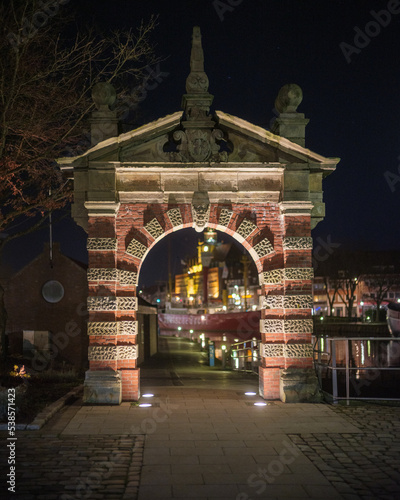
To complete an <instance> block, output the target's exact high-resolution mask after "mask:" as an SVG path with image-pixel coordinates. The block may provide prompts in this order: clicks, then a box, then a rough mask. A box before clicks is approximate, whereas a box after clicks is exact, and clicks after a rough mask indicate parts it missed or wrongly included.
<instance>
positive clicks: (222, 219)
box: [218, 208, 233, 227]
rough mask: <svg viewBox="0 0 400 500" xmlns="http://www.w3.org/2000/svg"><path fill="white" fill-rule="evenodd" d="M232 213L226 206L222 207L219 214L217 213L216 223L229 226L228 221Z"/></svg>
mask: <svg viewBox="0 0 400 500" xmlns="http://www.w3.org/2000/svg"><path fill="white" fill-rule="evenodd" d="M232 215H233V212H232V210H228V209H227V208H223V209H222V210H221V213H220V215H219V219H218V224H219V225H220V226H225V227H228V226H229V222H230V220H231V218H232Z"/></svg>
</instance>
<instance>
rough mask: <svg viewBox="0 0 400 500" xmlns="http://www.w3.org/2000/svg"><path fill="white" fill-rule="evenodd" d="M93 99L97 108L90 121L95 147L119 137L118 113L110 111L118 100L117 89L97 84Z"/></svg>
mask: <svg viewBox="0 0 400 500" xmlns="http://www.w3.org/2000/svg"><path fill="white" fill-rule="evenodd" d="M92 99H93V101H94V103H95V105H96V108H97V110H96V111H93V113H92V117H91V119H90V123H91V131H90V132H91V145H92V146H95V145H96V144H98V143H99V142H102V141H104V140H106V139H109V138H110V137H116V136H117V135H118V118H117V113H116V111H112V110H111V109H110V106H112V105H113V104H114V102H115V99H116V92H115V89H114V87H113V86H112V85H111V83H107V82H99V83H96V85H94V86H93V89H92Z"/></svg>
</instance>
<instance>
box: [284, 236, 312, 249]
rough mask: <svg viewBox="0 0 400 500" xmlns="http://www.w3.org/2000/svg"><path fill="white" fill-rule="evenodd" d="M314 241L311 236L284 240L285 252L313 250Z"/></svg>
mask: <svg viewBox="0 0 400 500" xmlns="http://www.w3.org/2000/svg"><path fill="white" fill-rule="evenodd" d="M312 247H313V240H312V238H311V237H309V236H300V237H289V238H284V239H283V249H284V250H312Z"/></svg>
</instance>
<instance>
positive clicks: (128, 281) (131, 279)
mask: <svg viewBox="0 0 400 500" xmlns="http://www.w3.org/2000/svg"><path fill="white" fill-rule="evenodd" d="M118 274H119V284H120V285H137V273H136V272H135V271H125V269H118Z"/></svg>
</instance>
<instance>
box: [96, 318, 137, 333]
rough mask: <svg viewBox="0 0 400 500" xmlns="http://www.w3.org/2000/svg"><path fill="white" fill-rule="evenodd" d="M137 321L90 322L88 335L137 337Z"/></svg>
mask: <svg viewBox="0 0 400 500" xmlns="http://www.w3.org/2000/svg"><path fill="white" fill-rule="evenodd" d="M137 328H138V327H137V321H89V322H88V335H94V336H99V335H104V336H109V335H136V334H137Z"/></svg>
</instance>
